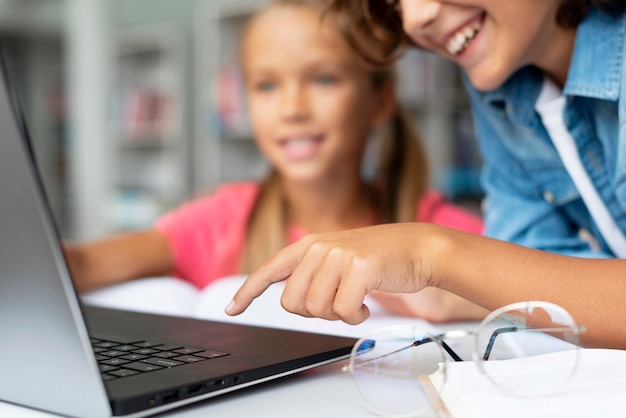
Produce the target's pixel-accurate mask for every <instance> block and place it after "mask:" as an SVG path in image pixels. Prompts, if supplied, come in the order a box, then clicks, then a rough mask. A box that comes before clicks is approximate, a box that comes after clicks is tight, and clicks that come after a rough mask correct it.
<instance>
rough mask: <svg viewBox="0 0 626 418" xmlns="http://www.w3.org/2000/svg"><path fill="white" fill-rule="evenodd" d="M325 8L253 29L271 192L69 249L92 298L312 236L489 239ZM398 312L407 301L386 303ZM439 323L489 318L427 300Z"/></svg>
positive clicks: (280, 10) (251, 186) (248, 73)
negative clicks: (439, 186) (381, 226)
mask: <svg viewBox="0 0 626 418" xmlns="http://www.w3.org/2000/svg"><path fill="white" fill-rule="evenodd" d="M323 4H325V2H324V1H321V0H282V1H280V0H278V1H274V2H272V3H271V4H270V5H269V6H268V7H267V8H265V9H263V10H262V11H261V12H259V13H258V14H257V15H256V16H255V17H254V18H253V19H252V21H251V23H250V24H249V26H248V28H247V30H246V32H245V34H244V40H243V45H242V63H243V72H244V76H245V86H246V92H247V96H248V104H249V110H250V115H251V122H252V126H253V129H254V133H255V140H256V142H257V144H258V146H259V148H260V149H261V151H262V152H263V154H264V155H265V156H266V157H267V158H268V160H269V161H270V162H271V164H272V166H273V170H272V172H271V174H270V175H269V177H268V178H267V179H266V180H265V181H264V182H263V183H262V184H259V183H252V182H251V183H240V184H230V185H226V186H224V187H222V188H221V189H220V190H219V191H218V192H217V193H216V194H215V195H212V196H209V197H205V198H201V199H198V200H195V201H192V202H190V203H188V204H186V205H183V206H182V207H181V208H179V209H178V210H176V211H173V212H172V213H169V214H166V215H165V216H164V217H163V218H162V219H161V220H160V221H159V222H158V223H157V224H156V226H155V228H154V229H152V230H149V231H143V232H137V233H132V234H127V235H123V236H118V237H113V238H109V239H105V240H103V241H101V242H96V243H92V244H88V245H77V246H68V247H67V255H68V260H69V262H70V266H71V269H72V273H73V277H74V278H75V280H76V282H77V284H78V285H79V286H80V288H81V289H83V290H89V289H94V288H97V287H101V286H104V285H110V284H114V283H119V282H123V281H126V280H130V279H134V278H140V277H147V276H163V275H174V276H178V277H181V278H183V279H185V280H189V281H190V282H192V283H193V284H195V285H196V286H197V287H198V288H203V287H205V286H207V285H208V284H210V283H211V282H212V281H214V280H217V279H219V278H220V277H223V276H229V275H233V274H236V273H248V272H250V271H252V270H253V269H254V268H256V267H257V266H258V265H260V264H261V262H262V261H264V260H266V259H267V258H269V257H270V256H272V255H273V254H274V253H276V252H277V251H279V250H280V249H281V248H283V247H284V246H285V245H287V244H289V243H293V242H295V241H297V240H299V239H300V238H302V237H303V236H304V235H306V234H307V233H319V232H332V231H339V230H343V229H349V228H355V227H362V226H368V225H373V224H378V223H388V222H410V221H415V220H420V221H423V222H436V223H441V224H444V225H447V226H449V227H453V228H459V229H463V230H465V231H468V232H473V233H480V232H481V228H482V225H481V221H480V220H479V219H477V218H476V217H474V216H473V215H470V214H469V213H466V212H464V211H462V210H461V209H459V208H456V207H453V206H451V205H450V204H448V203H446V202H445V201H444V200H443V199H442V197H441V196H440V195H439V194H437V193H435V192H433V191H427V190H426V180H427V179H426V162H425V157H424V154H423V152H422V150H421V149H420V148H419V144H418V141H417V140H416V138H415V134H414V132H413V130H412V129H411V125H410V122H409V121H408V120H407V119H406V118H405V117H404V116H403V115H402V113H401V112H400V111H399V110H398V109H397V107H396V102H395V94H394V89H393V80H392V79H393V77H392V74H391V72H390V71H389V69H376V70H372V69H370V68H369V66H367V65H365V63H364V62H363V61H362V60H360V59H359V58H358V57H357V56H356V55H355V54H354V53H353V52H352V51H351V50H350V48H349V46H348V45H347V43H346V42H345V41H344V40H343V39H342V37H341V35H340V32H339V31H338V29H337V27H336V26H335V25H333V24H332V23H331V21H325V22H324V23H323V24H321V23H320V22H321V11H322V8H323V7H322V5H323ZM387 125H389V130H390V135H389V138H387V139H386V141H385V143H384V144H383V147H382V152H381V155H382V157H381V161H380V164H379V165H378V167H377V168H378V171H377V174H376V176H374V178H373V180H372V181H366V180H364V179H363V176H362V175H361V173H362V171H363V169H362V161H363V157H364V152H365V150H366V145H367V142H368V138H369V137H370V136H371V135H372V133H373V131H374V130H379V129H382V128H383V127H385V126H387ZM379 296H380V298H381V301H382V302H383V303H384V304H385V305H387V306H389V307H394V308H397V307H400V306H402V301H403V297H402V296H400V295H398V296H395V297H389V296H386V295H384V294H381V295H379ZM419 297H420V298H421V299H422V300H423V303H422V304H421V305H420V309H417V310H413V312H412V313H413V314H415V315H417V314H420V315H422V316H424V317H425V318H427V319H430V320H433V321H437V320H439V321H441V320H450V319H456V318H477V317H481V316H483V315H484V313H485V311H484V310H483V309H482V308H479V307H477V306H475V305H473V304H471V303H469V302H467V301H465V300H463V299H461V298H459V297H457V296H456V295H453V294H451V293H447V292H443V291H439V290H435V291H434V292H432V294H430V295H427V296H426V297H424V296H423V295H419Z"/></svg>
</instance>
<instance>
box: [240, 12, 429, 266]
mask: <svg viewBox="0 0 626 418" xmlns="http://www.w3.org/2000/svg"><path fill="white" fill-rule="evenodd" d="M328 4H329V1H328V0H272V1H270V3H269V5H268V6H266V7H265V8H263V9H262V10H261V12H259V13H262V12H263V11H264V10H267V9H268V8H273V7H280V6H302V7H311V8H314V9H317V10H320V16H321V17H323V18H329V17H332V16H331V15H330V14H326V12H327V11H328V9H327V5H328ZM339 33H341V32H339ZM370 75H371V81H372V84H373V86H374V87H375V88H376V89H382V88H384V87H385V86H386V85H388V84H390V83H394V81H395V77H394V74H393V70H392V68H391V67H386V68H381V67H379V68H376V69H372V70H371V71H370ZM427 173H428V167H427V159H426V156H425V153H424V150H423V148H422V145H421V140H420V138H419V137H418V135H417V132H416V130H415V128H414V127H413V124H412V121H411V118H410V117H409V116H408V115H407V114H406V112H404V111H403V110H402V109H400V108H398V109H397V110H396V113H395V115H394V116H393V119H392V120H391V122H390V126H389V129H388V134H387V135H386V138H384V140H383V143H382V146H381V149H380V159H379V161H378V164H377V166H376V172H375V175H374V178H373V187H374V191H375V195H376V199H375V204H376V205H377V207H376V209H377V212H378V214H379V215H380V218H381V220H382V222H383V223H393V222H411V221H415V220H416V219H415V215H416V210H417V205H418V202H419V200H420V198H421V196H422V194H423V193H424V191H425V190H426V187H427V183H428V179H427ZM287 229H288V225H287V202H286V200H285V194H284V191H283V188H282V183H281V179H280V175H279V173H278V172H277V171H276V170H274V169H272V170H271V172H270V173H269V175H268V177H267V178H266V179H265V180H264V181H263V184H262V186H261V191H260V194H259V196H258V197H257V199H256V201H255V204H254V207H253V209H252V212H251V213H250V216H249V218H248V223H247V235H246V242H245V247H244V252H243V255H242V259H241V262H240V270H241V271H240V272H241V273H250V272H252V271H253V270H255V269H256V268H257V267H258V266H259V265H260V264H262V263H263V262H264V261H266V260H267V259H269V258H270V257H271V256H273V255H274V254H275V253H277V252H278V251H280V250H281V249H282V248H284V247H285V246H286V245H287V244H288V242H287V239H288V231H287Z"/></svg>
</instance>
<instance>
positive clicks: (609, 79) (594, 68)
mask: <svg viewBox="0 0 626 418" xmlns="http://www.w3.org/2000/svg"><path fill="white" fill-rule="evenodd" d="M625 18H626V15H624V14H622V15H620V16H610V15H607V14H605V13H602V12H601V11H599V10H598V9H595V8H593V9H591V10H590V12H589V15H588V16H587V17H586V18H585V20H584V21H583V22H582V23H581V24H580V25H579V26H578V30H577V32H576V43H575V46H574V54H573V56H572V62H571V64H570V68H569V73H568V76H567V82H566V83H565V87H564V89H563V92H564V93H565V94H566V95H568V96H586V97H591V98H596V99H605V100H617V99H618V97H619V88H620V74H621V73H622V65H623V59H624V57H623V52H624V23H625V22H624V19H625ZM598 63H603V64H602V65H598ZM605 63H606V64H605Z"/></svg>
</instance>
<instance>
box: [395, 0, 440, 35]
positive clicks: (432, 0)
mask: <svg viewBox="0 0 626 418" xmlns="http://www.w3.org/2000/svg"><path fill="white" fill-rule="evenodd" d="M441 6H442V5H441V1H440V0H400V7H401V9H400V10H401V11H402V26H403V28H404V31H405V32H406V33H407V34H408V35H409V36H423V35H426V34H428V30H429V28H430V26H431V24H432V23H433V22H434V21H435V19H436V18H437V16H438V15H439V13H440V11H441Z"/></svg>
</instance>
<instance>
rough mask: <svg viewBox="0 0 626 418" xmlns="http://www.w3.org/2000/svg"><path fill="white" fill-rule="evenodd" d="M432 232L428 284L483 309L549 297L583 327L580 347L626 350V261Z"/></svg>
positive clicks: (442, 231)
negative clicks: (624, 312)
mask: <svg viewBox="0 0 626 418" xmlns="http://www.w3.org/2000/svg"><path fill="white" fill-rule="evenodd" d="M437 236H438V238H437V239H438V241H439V242H438V244H437V245H436V246H435V247H436V248H438V250H437V251H435V252H433V255H432V257H434V260H435V261H434V263H433V264H432V269H433V270H432V276H431V281H432V283H431V284H432V285H435V286H437V287H440V288H442V289H446V290H449V291H451V292H453V293H456V294H457V295H459V296H462V297H464V298H466V299H468V300H470V301H472V302H475V303H477V304H479V305H481V306H484V307H486V308H488V309H495V308H498V307H500V306H503V305H506V304H509V303H513V302H518V301H524V300H545V301H550V302H553V303H556V304H558V305H561V306H562V307H563V308H565V309H566V310H567V311H569V312H570V313H571V314H572V316H573V317H574V319H575V320H576V321H577V322H579V323H580V324H584V325H585V326H586V327H587V331H586V333H585V334H584V335H583V339H584V343H585V345H589V346H603V347H620V348H626V335H624V332H623V330H624V329H626V320H625V319H624V317H623V315H621V314H620V312H621V311H622V309H623V305H624V302H625V301H626V298H625V295H626V278H625V277H624V272H626V261H624V260H615V259H611V260H596V259H583V258H575V257H568V256H562V255H556V254H551V253H547V252H543V251H538V250H533V249H529V248H525V247H521V246H518V245H514V244H510V243H506V242H503V241H497V240H493V239H489V238H485V237H480V236H476V235H470V234H464V233H461V232H458V231H452V230H445V229H441V230H440V231H438V232H437ZM451 260H454V262H451Z"/></svg>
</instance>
